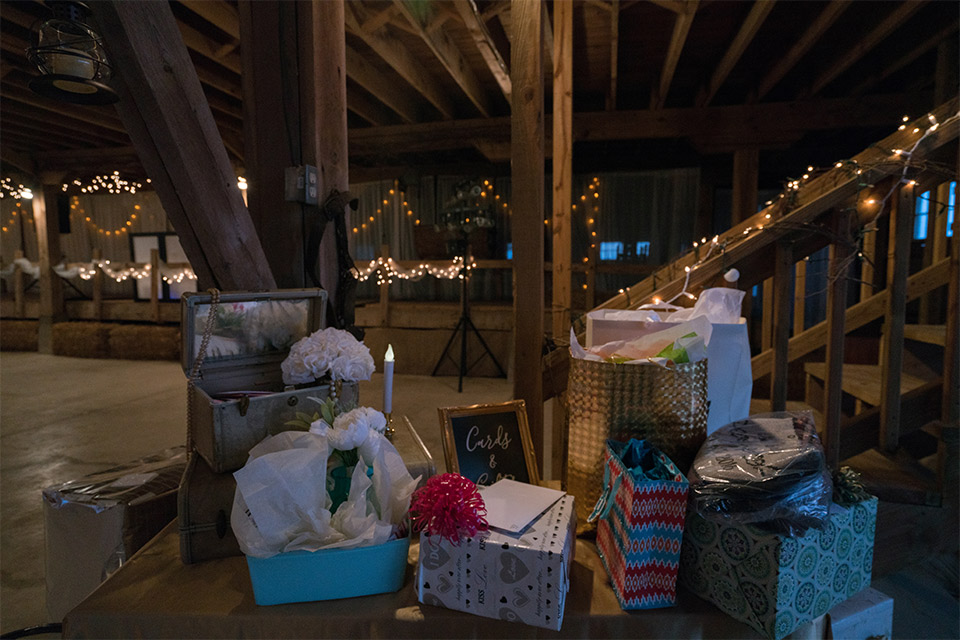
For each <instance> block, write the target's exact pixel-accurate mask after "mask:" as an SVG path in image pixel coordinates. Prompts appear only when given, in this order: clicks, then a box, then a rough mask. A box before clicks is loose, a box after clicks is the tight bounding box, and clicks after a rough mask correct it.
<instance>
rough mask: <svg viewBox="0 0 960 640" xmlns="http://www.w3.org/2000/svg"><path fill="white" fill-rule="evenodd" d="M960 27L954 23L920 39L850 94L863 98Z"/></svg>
mask: <svg viewBox="0 0 960 640" xmlns="http://www.w3.org/2000/svg"><path fill="white" fill-rule="evenodd" d="M958 26H960V25H958V23H957V22H953V23H951V24H948V25H946V26H945V27H944V28H942V29H940V30H939V31H937V32H936V33H935V34H933V35H932V36H928V37H925V38H920V40H919V42H918V43H917V46H916V47H914V48H913V49H911V50H910V51H909V52H908V53H906V54H904V55H902V56H898V57H897V59H896V60H895V61H894V62H893V64H891V65H890V66H888V67H885V68H884V69H882V70H881V71H878V72H876V73H872V74H870V75H869V76H868V77H867V78H866V79H865V80H864V81H863V82H861V83H860V84H858V85H857V86H856V87H854V88H853V91H851V92H850V95H853V96H862V95H863V94H864V93H866V92H867V90H868V89H870V88H871V87H872V86H873V85H875V84H877V83H878V82H882V81H883V80H885V79H887V78H889V77H890V76H892V75H893V74H895V73H896V72H897V71H900V69H903V68H904V67H905V66H907V65H908V64H910V63H911V62H913V61H914V60H916V59H917V58H919V57H920V56H922V55H923V54H925V53H926V52H927V51H930V49H933V48H934V47H936V46H937V45H939V44H940V43H941V42H943V41H944V40H946V39H947V38H949V37H950V35H951V34H953V32H955V31H956V30H957V27H958Z"/></svg>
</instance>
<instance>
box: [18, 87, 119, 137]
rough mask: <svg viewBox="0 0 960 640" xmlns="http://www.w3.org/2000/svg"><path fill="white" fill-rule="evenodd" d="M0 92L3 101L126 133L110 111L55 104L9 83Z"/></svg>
mask: <svg viewBox="0 0 960 640" xmlns="http://www.w3.org/2000/svg"><path fill="white" fill-rule="evenodd" d="M2 91H3V99H4V100H13V101H15V102H20V103H23V104H26V105H29V106H31V107H35V108H37V109H42V110H44V111H49V112H51V113H55V114H57V117H59V118H66V119H70V120H78V121H80V122H83V123H85V125H93V126H95V127H100V128H101V129H108V130H110V131H119V132H120V133H126V128H124V126H123V123H122V122H120V120H118V119H117V118H116V117H115V116H114V115H113V113H111V111H112V110H108V109H107V108H105V107H99V108H98V107H81V106H77V105H69V104H67V103H61V102H56V101H54V100H50V99H49V98H44V97H42V96H39V95H37V94H35V93H34V92H32V91H30V90H29V89H27V88H25V87H22V86H19V85H14V84H12V83H9V82H4V83H3V86H2Z"/></svg>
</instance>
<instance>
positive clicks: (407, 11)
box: [394, 0, 491, 116]
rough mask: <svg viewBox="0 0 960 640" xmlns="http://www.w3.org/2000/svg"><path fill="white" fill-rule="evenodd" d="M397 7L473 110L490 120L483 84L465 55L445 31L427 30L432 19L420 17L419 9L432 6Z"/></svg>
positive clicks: (403, 3) (403, 2)
mask: <svg viewBox="0 0 960 640" xmlns="http://www.w3.org/2000/svg"><path fill="white" fill-rule="evenodd" d="M394 4H395V5H396V6H397V7H398V8H399V10H400V14H401V15H403V17H404V18H406V19H407V22H408V23H409V24H410V25H411V26H413V28H414V30H415V31H416V32H417V33H418V34H419V36H420V37H421V38H422V39H423V41H424V43H426V45H427V47H428V48H429V49H430V50H431V51H432V52H433V55H435V56H436V57H437V60H439V61H440V64H442V65H443V68H444V69H446V70H447V73H449V74H450V77H451V78H453V80H454V82H456V83H457V86H459V87H460V88H461V89H462V90H463V92H464V93H465V94H466V96H467V98H469V99H470V102H472V103H473V106H475V107H476V108H477V110H478V111H479V112H480V113H481V114H482V115H484V116H489V115H490V112H491V108H490V100H489V98H488V97H487V94H486V92H485V91H484V90H483V86H482V85H481V84H480V80H479V79H478V78H477V76H476V74H475V73H474V72H473V69H472V68H471V67H470V64H469V63H468V62H467V61H466V60H465V59H464V57H463V54H462V53H460V50H459V49H458V48H457V46H456V44H454V43H453V41H452V40H451V39H450V37H449V36H448V35H447V34H446V33H445V32H444V31H443V30H442V29H428V28H427V27H428V25H429V16H424V15H418V14H419V13H421V11H419V10H418V8H419V7H432V6H433V5H430V4H423V3H420V4H418V5H415V6H414V5H411V2H410V0H394Z"/></svg>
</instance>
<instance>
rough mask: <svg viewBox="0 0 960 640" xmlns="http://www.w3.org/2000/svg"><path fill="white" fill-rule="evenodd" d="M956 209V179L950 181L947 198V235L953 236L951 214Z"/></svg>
mask: <svg viewBox="0 0 960 640" xmlns="http://www.w3.org/2000/svg"><path fill="white" fill-rule="evenodd" d="M956 211H957V181H956V180H954V181H953V182H951V183H950V197H949V198H947V237H948V238H952V237H953V215H954V214H955V213H956Z"/></svg>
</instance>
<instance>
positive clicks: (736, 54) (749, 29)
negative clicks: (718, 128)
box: [697, 0, 776, 107]
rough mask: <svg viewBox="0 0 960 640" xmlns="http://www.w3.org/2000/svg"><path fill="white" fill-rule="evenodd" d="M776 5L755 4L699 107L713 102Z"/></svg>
mask: <svg viewBox="0 0 960 640" xmlns="http://www.w3.org/2000/svg"><path fill="white" fill-rule="evenodd" d="M775 3H776V0H764V1H763V2H756V3H754V5H753V7H752V8H751V9H750V13H748V14H747V17H746V19H745V20H744V21H743V25H741V27H740V31H738V32H737V35H736V36H735V37H734V39H733V42H731V43H730V47H729V48H728V49H727V52H726V53H725V54H723V58H721V59H720V63H719V64H718V65H717V68H716V69H715V70H714V72H713V76H711V78H710V84H709V85H708V87H707V90H706V93H705V94H704V95H703V96H702V97H701V98H700V99H699V100H697V106H700V107H705V106H707V105H708V104H710V101H711V100H713V97H714V96H715V95H716V94H717V91H718V90H719V89H720V87H721V85H723V83H724V81H726V79H727V76H728V75H730V72H731V71H732V70H733V67H734V66H735V65H736V64H737V61H738V60H740V56H742V55H743V52H744V51H746V50H747V47H748V46H749V45H750V43H751V42H752V41H753V38H754V36H756V35H757V31H759V30H760V26H761V25H762V24H763V21H764V20H766V18H767V16H768V15H770V11H771V10H772V9H773V6H774V4H775Z"/></svg>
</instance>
